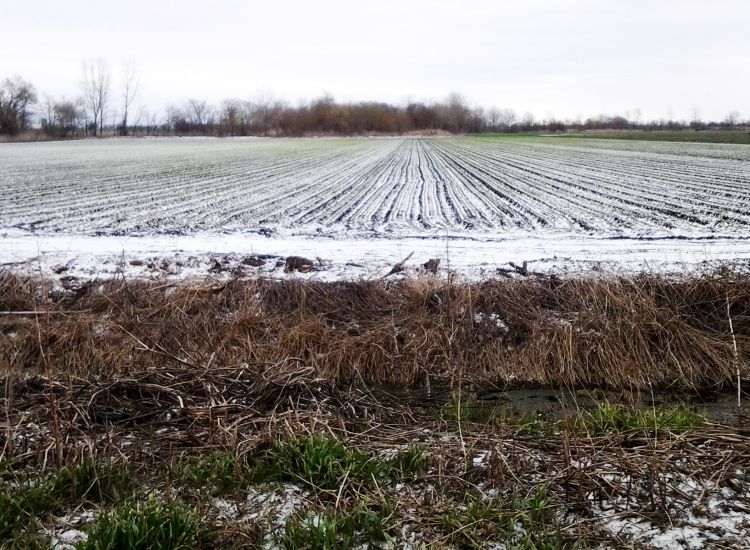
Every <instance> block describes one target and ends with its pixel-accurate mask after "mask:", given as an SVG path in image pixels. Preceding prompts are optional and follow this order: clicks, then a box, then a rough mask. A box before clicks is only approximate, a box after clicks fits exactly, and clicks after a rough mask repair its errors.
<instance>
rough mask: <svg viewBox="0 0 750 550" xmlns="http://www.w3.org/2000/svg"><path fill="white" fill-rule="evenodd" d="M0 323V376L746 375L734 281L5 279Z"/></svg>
mask: <svg viewBox="0 0 750 550" xmlns="http://www.w3.org/2000/svg"><path fill="white" fill-rule="evenodd" d="M728 306H729V307H728ZM0 311H1V312H2V313H0V351H2V353H0V373H5V374H6V375H7V374H11V373H14V375H18V374H23V375H29V374H34V373H43V372H46V371H47V369H48V368H49V369H50V371H51V372H54V373H57V374H68V375H72V376H82V377H86V376H90V375H98V376H107V375H115V374H117V375H118V376H120V377H122V376H123V375H126V374H127V373H128V372H130V371H134V370H135V371H139V372H142V371H148V370H153V369H163V368H165V367H167V368H174V367H191V368H195V369H205V370H206V371H217V370H221V369H230V370H231V369H234V370H236V369H246V370H247V371H248V372H253V373H255V374H258V373H263V372H265V371H266V370H267V369H274V370H279V369H281V370H285V369H286V371H288V372H289V373H290V376H292V375H294V374H293V373H300V372H305V373H307V374H309V375H310V377H311V378H312V379H320V380H323V381H325V383H328V384H332V385H334V386H347V385H351V384H361V383H363V382H364V383H365V384H372V383H375V384H398V385H407V386H415V385H423V384H430V383H435V382H437V383H447V384H451V385H453V386H456V385H457V384H458V383H459V379H461V380H460V381H461V382H462V383H474V384H480V385H487V384H496V385H501V386H505V385H515V386H518V385H524V384H534V385H545V386H567V387H608V388H614V389H627V390H645V391H650V390H658V389H680V390H693V391H701V390H705V389H709V388H728V387H735V386H736V384H737V373H738V369H739V374H740V378H742V379H747V378H748V374H749V373H750V370H749V367H748V359H750V277H748V276H746V275H739V274H736V273H733V272H728V271H723V272H719V273H716V274H713V275H710V276H703V277H695V278H689V279H685V280H679V281H675V280H671V279H667V278H663V277H659V276H656V275H647V276H640V277H635V278H622V279H614V278H579V279H571V280H559V279H557V278H551V279H542V280H538V279H523V280H493V281H487V282H484V283H477V284H453V283H449V282H445V281H439V280H436V279H433V278H422V279H407V280H403V281H399V282H385V281H377V282H354V283H319V282H304V281H300V280H288V281H269V280H234V281H230V282H227V283H216V282H210V281H206V282H204V283H201V284H196V283H185V284H179V285H174V284H155V283H147V282H125V281H109V282H102V283H88V284H86V285H84V287H83V288H81V289H80V290H78V291H76V292H52V291H51V290H50V288H49V283H48V282H46V281H36V280H31V279H22V278H19V277H16V276H14V275H10V274H5V275H3V276H2V278H1V279H0ZM728 313H729V316H728ZM729 317H731V321H732V328H733V332H732V330H730V318H729ZM735 344H736V351H735Z"/></svg>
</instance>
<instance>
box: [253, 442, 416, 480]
mask: <svg viewBox="0 0 750 550" xmlns="http://www.w3.org/2000/svg"><path fill="white" fill-rule="evenodd" d="M426 462H427V454H426V453H425V452H424V450H422V449H421V448H419V447H410V448H409V449H407V450H406V451H405V452H403V453H400V454H398V455H396V456H395V457H394V458H392V459H381V458H377V457H372V456H370V455H368V454H366V453H363V452H361V451H358V450H356V449H354V450H352V449H348V448H346V447H345V446H344V445H343V444H342V443H341V442H339V441H337V440H335V439H332V438H327V437H321V436H313V437H308V438H302V439H299V438H298V439H283V440H279V441H277V442H275V443H274V444H273V445H272V446H271V447H270V448H269V449H267V450H265V451H263V452H262V453H261V454H260V455H258V456H256V457H254V458H253V459H251V461H250V464H249V476H250V479H251V481H254V482H266V481H291V482H302V483H303V484H304V485H307V486H308V487H311V488H312V489H315V490H318V489H322V490H329V491H331V490H337V489H338V488H339V487H340V485H341V484H342V483H344V480H346V479H349V480H358V481H360V482H364V483H369V482H370V481H372V480H375V481H376V482H381V481H387V480H389V479H401V478H404V477H412V476H414V475H415V474H417V473H418V472H419V471H421V469H422V468H424V466H425V464H426Z"/></svg>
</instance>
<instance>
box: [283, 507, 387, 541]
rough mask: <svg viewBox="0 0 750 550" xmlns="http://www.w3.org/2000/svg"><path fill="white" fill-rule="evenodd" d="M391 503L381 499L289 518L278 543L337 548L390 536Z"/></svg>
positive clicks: (384, 539)
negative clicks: (351, 506)
mask: <svg viewBox="0 0 750 550" xmlns="http://www.w3.org/2000/svg"><path fill="white" fill-rule="evenodd" d="M393 514H394V510H393V505H392V504H391V503H390V502H388V501H385V500H381V501H379V502H377V503H375V504H374V505H372V506H365V505H360V506H358V507H357V508H356V509H354V510H353V511H352V512H349V513H346V512H339V513H333V512H328V513H324V514H322V515H315V516H308V517H307V518H305V519H304V520H300V519H291V520H289V521H288V522H287V523H286V526H285V529H284V532H283V533H282V535H281V537H280V540H279V543H280V544H281V545H282V546H283V547H284V548H286V549H287V550H298V549H299V550H301V549H311V550H338V549H345V548H353V547H356V546H359V545H364V544H372V543H387V542H389V541H392V540H393V534H394V533H393V531H394V526H393V521H392V520H393Z"/></svg>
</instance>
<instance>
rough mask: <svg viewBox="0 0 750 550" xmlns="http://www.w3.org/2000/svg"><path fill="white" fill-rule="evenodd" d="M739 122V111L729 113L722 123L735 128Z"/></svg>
mask: <svg viewBox="0 0 750 550" xmlns="http://www.w3.org/2000/svg"><path fill="white" fill-rule="evenodd" d="M739 121H740V112H739V111H731V112H730V113H729V114H728V115H727V117H726V118H725V119H724V123H725V124H726V125H727V126H737V124H738V123H739Z"/></svg>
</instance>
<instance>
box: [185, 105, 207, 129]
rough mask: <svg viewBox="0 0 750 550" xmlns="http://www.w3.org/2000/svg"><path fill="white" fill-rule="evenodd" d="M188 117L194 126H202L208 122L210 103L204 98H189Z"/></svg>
mask: <svg viewBox="0 0 750 550" xmlns="http://www.w3.org/2000/svg"><path fill="white" fill-rule="evenodd" d="M188 111H189V113H188V118H189V120H190V122H191V124H192V125H193V126H198V127H200V128H202V127H203V125H204V124H206V118H207V116H208V111H209V109H208V104H207V103H206V101H205V100H203V99H188Z"/></svg>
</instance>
